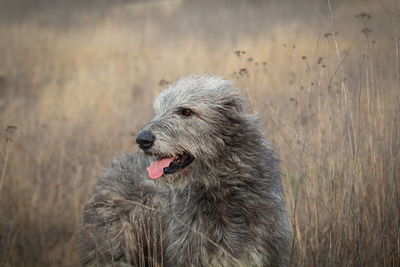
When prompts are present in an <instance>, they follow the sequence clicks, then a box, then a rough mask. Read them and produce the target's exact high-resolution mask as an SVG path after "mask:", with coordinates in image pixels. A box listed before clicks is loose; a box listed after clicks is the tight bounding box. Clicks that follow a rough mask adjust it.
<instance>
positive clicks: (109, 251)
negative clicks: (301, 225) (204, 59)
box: [79, 75, 291, 266]
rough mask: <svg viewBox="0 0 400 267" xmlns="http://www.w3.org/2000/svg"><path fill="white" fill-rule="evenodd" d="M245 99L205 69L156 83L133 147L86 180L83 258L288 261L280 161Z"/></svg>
mask: <svg viewBox="0 0 400 267" xmlns="http://www.w3.org/2000/svg"><path fill="white" fill-rule="evenodd" d="M245 102H246V101H245V99H244V97H243V96H242V95H241V94H240V92H239V91H238V90H236V89H235V88H234V86H233V85H232V84H231V83H230V82H229V81H226V80H224V79H222V78H220V77H212V76H207V75H192V76H188V77H185V78H181V79H180V80H179V81H178V82H176V83H175V84H173V85H171V86H169V88H167V89H165V90H164V91H162V92H161V94H160V95H159V96H158V97H157V99H156V101H155V103H154V109H155V113H156V116H155V117H154V119H153V120H152V121H150V122H149V123H148V124H147V125H146V126H145V127H144V128H143V129H142V131H141V132H140V133H139V135H138V136H137V139H136V142H137V143H138V144H139V147H140V148H141V149H142V151H140V152H138V153H135V154H133V155H127V156H124V157H121V158H119V159H116V160H113V161H112V163H111V166H110V167H109V168H108V169H107V170H106V171H105V173H104V174H103V175H102V176H101V177H100V178H99V180H98V182H97V184H96V185H95V187H94V188H93V191H92V193H91V198H90V201H89V203H87V204H86V206H85V209H84V215H83V222H82V225H81V228H80V233H79V254H80V258H81V263H82V265H83V266H287V265H288V264H289V258H290V234H291V231H290V227H289V224H288V218H287V213H286V209H285V204H284V200H283V197H282V185H281V178H280V171H279V166H278V165H279V161H278V159H277V156H276V154H275V152H274V150H273V149H272V148H271V147H270V146H269V145H268V144H267V143H266V142H265V141H264V139H263V136H262V134H261V133H260V127H259V125H258V123H257V119H256V118H255V117H254V116H252V115H249V114H248V113H247V112H246V108H245V104H246V103H245ZM146 169H147V170H146Z"/></svg>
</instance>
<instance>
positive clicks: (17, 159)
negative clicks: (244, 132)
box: [0, 0, 400, 266]
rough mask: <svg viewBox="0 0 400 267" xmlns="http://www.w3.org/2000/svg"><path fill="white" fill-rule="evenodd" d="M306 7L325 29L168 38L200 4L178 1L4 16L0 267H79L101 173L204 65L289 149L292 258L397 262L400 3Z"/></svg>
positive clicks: (281, 26)
mask: <svg viewBox="0 0 400 267" xmlns="http://www.w3.org/2000/svg"><path fill="white" fill-rule="evenodd" d="M167 2H168V1H163V5H167V6H168V3H167ZM172 2H174V1H172ZM183 2H185V1H183ZM186 2H187V1H186ZM186 2H185V3H186ZM189 2H190V1H189ZM255 2H256V1H255ZM306 2H307V3H308V1H306ZM271 3H275V2H274V1H271ZM252 4H254V3H252ZM308 4H309V6H308V8H309V10H310V11H309V14H308V15H309V16H310V17H312V18H313V20H314V21H317V23H314V22H313V23H312V24H307V19H306V18H304V21H290V20H289V22H287V23H281V22H279V23H277V24H275V25H273V26H271V27H269V28H268V29H266V32H262V31H260V29H259V28H246V27H243V28H241V29H238V31H239V32H238V33H237V35H236V33H235V29H230V28H229V31H230V34H228V35H227V36H220V33H219V32H218V31H216V32H217V33H218V36H217V37H215V36H213V34H210V35H207V34H203V35H200V36H196V35H195V34H193V33H188V34H187V35H186V34H184V33H185V32H184V31H183V32H181V33H180V34H174V35H173V37H170V38H169V37H168V35H167V34H165V32H163V30H166V29H168V30H171V31H173V29H172V28H173V27H172V26H171V25H167V26H165V28H162V27H161V26H160V21H161V22H162V21H163V20H164V19H166V18H167V19H166V20H168V18H171V19H172V18H173V17H175V19H176V17H178V18H179V16H178V15H179V14H180V13H178V14H176V12H182V10H185V9H187V8H190V5H189V7H188V6H187V5H183V7H180V6H179V3H178V4H177V5H178V6H173V7H170V9H168V12H164V11H165V10H166V9H165V7H162V8H160V7H158V6H157V5H155V4H154V3H152V5H153V6H146V5H145V4H143V3H140V5H137V6H136V3H133V4H126V3H125V6H122V7H121V6H113V7H112V8H111V7H110V8H109V9H106V10H108V11H107V12H105V13H104V12H103V13H101V15H96V20H93V18H92V17H93V16H94V15H93V14H92V16H91V17H89V18H87V17H86V16H85V15H84V14H80V15H79V16H80V18H81V20H80V24H79V25H78V26H77V25H72V26H69V27H67V28H65V27H64V26H63V27H61V28H60V27H58V26H57V27H53V25H51V24H50V25H48V24H46V23H42V17H40V16H38V17H35V16H30V17H28V18H26V19H25V20H21V21H20V22H19V23H17V22H15V21H14V20H13V21H11V22H7V21H6V22H4V21H2V22H1V23H0V48H1V49H0V62H1V65H0V126H1V135H0V139H1V141H0V151H1V154H0V179H1V180H0V240H1V243H0V265H1V266H76V265H77V263H78V258H77V249H76V233H77V226H78V222H79V220H80V216H81V213H82V205H83V203H84V202H85V201H86V200H87V199H88V193H89V191H90V188H91V186H92V185H93V183H94V181H95V179H96V176H97V175H98V174H100V173H101V171H102V169H103V168H104V167H105V166H106V165H107V164H108V162H109V161H110V159H111V158H112V157H113V156H114V155H118V154H121V153H131V152H133V151H136V149H137V148H136V145H135V144H134V136H135V135H136V132H135V131H137V130H138V129H139V128H140V126H141V125H143V124H144V123H145V122H146V121H148V120H149V119H150V118H151V117H152V111H151V103H152V99H153V97H154V96H155V95H156V94H157V92H158V91H159V90H160V89H161V88H162V87H164V86H165V85H166V84H167V83H168V82H169V81H172V80H176V79H177V78H178V77H180V76H182V75H185V74H189V73H193V72H197V73H211V74H219V75H223V76H225V77H227V78H230V79H232V80H233V81H234V82H235V83H236V85H237V86H238V87H240V88H241V89H242V90H244V91H245V92H246V94H247V95H248V96H249V98H250V99H251V102H252V104H253V106H254V107H255V112H257V113H258V114H259V115H260V117H262V118H263V122H264V123H265V128H266V129H267V130H266V133H265V134H266V135H267V136H268V137H269V139H270V140H271V141H272V142H273V143H274V145H275V147H276V148H277V150H278V151H279V152H280V154H281V159H282V164H281V166H282V170H283V176H284V177H283V179H284V183H285V189H286V199H287V203H288V207H289V213H290V220H291V224H292V227H293V229H294V238H293V241H292V245H293V255H292V265H293V266H377V265H383V266H399V264H400V180H399V178H400V159H399V153H400V97H399V94H400V70H399V64H400V59H399V57H400V55H399V53H400V51H399V46H400V40H399V38H400V36H399V30H400V29H399V26H398V25H400V22H399V16H400V10H399V6H398V5H397V9H396V3H395V1H389V0H388V1H380V2H375V1H373V2H364V1H363V2H360V3H358V2H356V1H354V4H353V5H351V4H346V1H345V2H343V4H340V5H337V6H335V7H333V6H330V4H331V3H330V2H329V1H321V3H320V5H313V4H311V1H310V3H308ZM254 5H255V4H254ZM271 5H272V4H271ZM277 5H279V4H277V3H275V4H273V7H276V6H277ZM320 6H324V7H325V9H320V8H319V7H320ZM155 7H156V8H155ZM329 7H330V8H329ZM236 8H238V10H244V11H243V14H244V15H245V14H247V15H249V14H252V13H251V12H250V11H251V10H253V9H254V10H256V9H257V8H256V7H255V8H253V9H251V8H248V7H243V6H238V7H236ZM180 9H182V10H180ZM292 9H293V10H296V7H292ZM303 9H304V8H303ZM300 10H302V9H300ZM129 12H130V13H129ZM143 12H148V13H143ZM157 12H158V13H157ZM227 12H228V11H227ZM246 12H247V13H246ZM299 12H300V11H299ZM128 13H129V14H131V15H132V16H137V17H140V21H141V24H140V26H137V24H134V25H136V26H132V24H130V23H126V24H124V23H123V22H124V20H123V18H124V16H128V15H127V14H128ZM270 13H271V12H270ZM143 14H149V16H148V17H146V16H145V15H143ZM150 14H151V16H150ZM243 14H242V15H243ZM272 14H273V12H272ZM249 16H250V15H249ZM304 16H305V17H307V15H304ZM85 18H87V21H89V22H88V23H86V24H85V23H83V22H85V21H86V20H85ZM183 18H184V17H183ZM183 18H182V21H184V20H183ZM262 19H263V18H262V17H258V18H257V20H259V21H262ZM176 20H178V21H179V19H176ZM257 20H251V21H252V22H254V21H257ZM279 21H280V20H279ZM225 23H226V22H225ZM200 24H201V23H200ZM224 26H225V27H227V25H225V24H224ZM249 29H250V30H251V29H257V31H254V32H251V31H250V32H248V30H249ZM180 30H181V31H182V29H180ZM187 30H188V29H185V31H187ZM204 32H207V31H206V30H205V31H204ZM232 36H236V37H237V38H236V37H235V38H233V37H232ZM230 37H232V38H230ZM13 126H16V127H17V128H15V127H13Z"/></svg>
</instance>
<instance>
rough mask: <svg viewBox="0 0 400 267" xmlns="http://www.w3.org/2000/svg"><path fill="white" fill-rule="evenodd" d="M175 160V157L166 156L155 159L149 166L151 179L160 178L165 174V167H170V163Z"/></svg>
mask: <svg viewBox="0 0 400 267" xmlns="http://www.w3.org/2000/svg"><path fill="white" fill-rule="evenodd" d="M173 160H174V158H173V157H172V158H166V159H162V160H155V161H153V162H152V163H151V165H150V166H149V167H148V168H147V172H148V173H149V176H150V178H151V179H157V178H160V177H161V175H162V174H163V171H164V168H166V167H168V166H169V164H170V163H171V162H172V161H173Z"/></svg>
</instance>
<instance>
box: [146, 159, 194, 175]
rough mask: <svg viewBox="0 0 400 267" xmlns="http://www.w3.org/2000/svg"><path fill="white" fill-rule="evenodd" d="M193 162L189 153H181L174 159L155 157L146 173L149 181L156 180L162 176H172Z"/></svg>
mask: <svg viewBox="0 0 400 267" xmlns="http://www.w3.org/2000/svg"><path fill="white" fill-rule="evenodd" d="M193 160H194V157H193V156H192V155H190V154H189V153H182V154H179V155H176V156H175V157H156V159H155V160H154V161H153V162H152V163H151V164H150V166H149V167H148V168H147V172H148V174H149V176H150V178H151V179H157V178H160V177H161V176H162V175H163V174H172V173H175V172H177V171H178V170H180V169H183V168H186V167H187V166H189V165H190V163H192V162H193Z"/></svg>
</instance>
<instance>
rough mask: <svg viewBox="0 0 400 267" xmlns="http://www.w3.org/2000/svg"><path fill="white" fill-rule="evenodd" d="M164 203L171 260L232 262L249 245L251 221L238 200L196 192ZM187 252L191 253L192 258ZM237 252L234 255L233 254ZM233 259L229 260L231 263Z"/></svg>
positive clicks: (175, 261)
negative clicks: (212, 197) (225, 199)
mask: <svg viewBox="0 0 400 267" xmlns="http://www.w3.org/2000/svg"><path fill="white" fill-rule="evenodd" d="M169 203H170V204H169V205H165V206H164V208H165V211H166V214H168V216H167V220H166V229H165V231H164V235H165V244H166V245H167V251H168V253H167V255H171V256H173V258H174V259H171V262H170V263H179V264H185V262H186V261H187V260H190V262H191V263H192V264H193V263H195V265H196V263H197V265H202V264H209V263H217V262H218V264H216V265H218V266H225V263H226V264H227V266H230V265H231V264H232V262H234V261H238V258H240V256H241V255H242V254H244V251H245V250H247V248H248V247H249V246H250V242H249V237H250V236H251V235H250V234H249V227H248V225H249V222H248V220H247V218H246V216H245V214H243V212H241V211H242V209H241V207H238V205H239V204H240V203H239V204H238V203H229V202H227V201H222V200H218V199H209V198H207V197H204V196H202V195H198V194H195V193H194V192H191V193H189V194H188V195H174V196H173V197H172V198H171V199H170V202H169ZM185 255H191V257H190V259H187V258H185ZM233 255H234V256H233ZM228 263H230V264H228Z"/></svg>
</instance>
